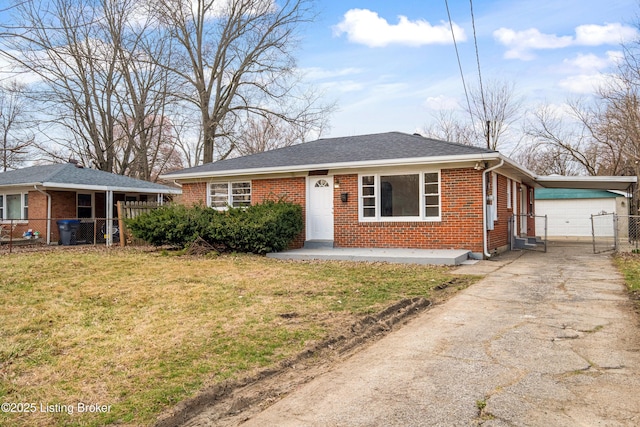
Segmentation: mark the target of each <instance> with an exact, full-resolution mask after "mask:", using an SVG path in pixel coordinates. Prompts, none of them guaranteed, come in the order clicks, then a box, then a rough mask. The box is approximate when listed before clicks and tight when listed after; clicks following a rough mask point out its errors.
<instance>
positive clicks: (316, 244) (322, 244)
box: [304, 240, 333, 249]
mask: <svg viewBox="0 0 640 427" xmlns="http://www.w3.org/2000/svg"><path fill="white" fill-rule="evenodd" d="M304 248H305V249H327V248H333V240H307V241H306V242H304Z"/></svg>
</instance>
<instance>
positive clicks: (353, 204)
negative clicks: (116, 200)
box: [163, 132, 538, 257]
mask: <svg viewBox="0 0 640 427" xmlns="http://www.w3.org/2000/svg"><path fill="white" fill-rule="evenodd" d="M163 178H164V179H167V180H173V181H175V182H176V183H178V184H180V185H181V186H182V203H184V204H197V203H204V204H206V205H208V206H210V207H212V208H215V209H225V208H226V207H227V206H228V205H231V206H246V205H248V204H252V203H260V202H262V201H264V200H265V199H279V198H283V197H284V198H285V199H286V200H289V201H291V202H294V203H298V204H300V205H301V206H302V209H303V213H304V218H305V230H304V232H303V233H302V235H301V236H300V237H299V239H297V241H295V242H294V244H293V248H300V247H302V246H303V245H305V244H310V243H314V242H324V243H328V244H329V245H331V246H335V247H342V248H415V249H465V250H469V251H471V252H472V253H473V255H474V256H476V257H489V256H490V254H491V253H493V252H496V251H501V250H505V249H507V248H508V242H509V236H508V234H509V231H508V230H509V226H508V223H509V219H510V218H511V217H512V216H513V215H514V214H532V213H533V212H534V209H535V207H534V203H535V200H534V192H533V189H534V187H535V186H537V185H538V184H537V183H536V177H535V176H534V175H533V174H532V173H531V172H529V171H528V170H526V169H525V168H523V167H521V166H519V165H518V164H516V163H515V162H513V161H512V160H510V159H508V158H506V157H505V156H503V155H502V154H500V153H499V152H497V151H493V150H488V149H484V148H478V147H471V146H466V145H461V144H456V143H451V142H445V141H438V140H434V139H429V138H424V137H422V136H418V135H409V134H404V133H399V132H390V133H381V134H374V135H362V136H351V137H343V138H330V139H320V140H317V141H312V142H307V143H303V144H299V145H294V146H291V147H286V148H281V149H277V150H272V151H267V152H263V153H258V154H254V155H249V156H244V157H238V158H232V159H226V160H222V161H218V162H214V163H208V164H205V165H202V166H198V167H194V168H189V169H184V170H181V171H177V172H172V173H169V174H166V175H163ZM485 201H486V202H485ZM523 218H524V217H523ZM517 227H518V230H520V231H524V232H526V233H527V234H529V235H535V231H536V230H535V229H534V228H535V224H534V221H533V220H525V219H523V220H522V221H520V220H518V222H517Z"/></svg>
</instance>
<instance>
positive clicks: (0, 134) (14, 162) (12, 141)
mask: <svg viewBox="0 0 640 427" xmlns="http://www.w3.org/2000/svg"><path fill="white" fill-rule="evenodd" d="M24 92H25V86H24V85H23V84H20V83H17V82H15V81H12V82H9V83H8V84H3V85H0V162H1V165H0V166H1V167H2V171H3V172H6V171H7V170H9V169H14V168H16V167H18V166H20V165H21V164H22V163H23V162H24V160H25V159H26V156H27V154H28V153H29V150H30V148H31V147H32V146H33V143H34V137H33V133H32V132H31V131H30V130H29V127H30V126H29V124H28V120H29V112H28V110H27V107H26V99H25V97H24Z"/></svg>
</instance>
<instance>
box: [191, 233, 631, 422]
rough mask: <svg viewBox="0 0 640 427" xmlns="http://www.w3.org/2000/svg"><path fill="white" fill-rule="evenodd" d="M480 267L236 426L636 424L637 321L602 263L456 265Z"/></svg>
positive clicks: (575, 254) (540, 258) (584, 248)
mask: <svg viewBox="0 0 640 427" xmlns="http://www.w3.org/2000/svg"><path fill="white" fill-rule="evenodd" d="M479 271H488V272H489V274H488V276H486V277H485V278H484V279H483V280H481V281H480V282H478V283H477V284H475V285H473V286H472V287H470V288H468V289H466V290H464V291H461V292H460V293H459V294H458V295H456V296H455V297H454V298H452V299H451V300H449V301H448V302H446V303H445V304H443V305H441V306H436V307H434V308H433V309H431V310H429V311H427V312H425V313H424V314H422V315H420V316H419V317H417V318H416V319H414V320H413V321H411V322H410V323H409V324H407V325H406V326H405V327H403V328H402V329H400V330H398V331H396V332H393V333H391V334H389V335H388V336H386V337H384V338H383V339H381V340H380V341H378V342H376V343H374V344H373V345H371V346H370V347H368V348H366V349H363V350H362V351H360V352H358V353H356V354H355V355H354V356H353V357H351V358H350V359H348V360H347V361H346V362H344V363H342V364H340V365H338V366H337V367H335V368H334V369H333V370H332V371H330V372H328V373H327V374H324V375H322V376H320V377H317V378H316V379H314V380H313V381H311V382H309V383H307V384H306V385H305V386H303V387H301V388H300V389H299V390H297V391H296V392H294V393H292V394H290V395H289V396H287V397H285V398H284V399H282V400H280V401H279V402H277V403H276V404H274V405H273V406H271V407H269V408H268V409H266V410H265V411H263V412H261V413H259V414H258V415H256V416H254V417H253V418H251V419H249V420H247V421H246V422H245V423H244V424H242V425H243V426H260V427H262V426H267V425H268V426H296V427H298V426H383V425H384V426H473V425H484V426H545V427H546V426H596V425H598V426H637V425H640V393H638V390H640V335H639V333H638V330H639V328H638V318H637V315H636V313H635V312H634V311H633V309H632V306H631V303H630V302H629V300H628V297H627V296H626V294H625V291H624V286H623V283H622V279H621V277H620V275H619V274H618V272H617V271H616V270H615V268H614V267H613V265H612V263H611V258H610V256H607V255H594V254H593V253H592V251H591V248H590V246H589V245H567V246H561V245H555V246H550V247H549V252H548V253H546V254H545V253H537V252H527V253H517V254H513V253H512V254H510V255H509V256H507V257H506V258H503V260H502V261H500V260H498V261H497V262H496V261H481V262H480V263H478V264H476V266H465V267H462V268H461V269H460V273H461V274H465V273H474V272H479ZM203 425H204V424H203Z"/></svg>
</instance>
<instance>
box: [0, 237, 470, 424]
mask: <svg viewBox="0 0 640 427" xmlns="http://www.w3.org/2000/svg"><path fill="white" fill-rule="evenodd" d="M0 272H1V273H0V292H1V293H0V403H3V406H2V411H0V425H7V426H8V425H12V426H34V425H38V426H63V425H64V426H70V425H78V426H80V425H82V426H101V425H105V424H110V423H118V424H123V425H136V426H137V425H151V424H153V422H154V421H155V419H156V418H157V416H158V415H159V414H160V413H162V411H164V410H166V409H168V408H170V407H171V406H173V405H175V404H176V403H177V402H179V401H181V400H183V399H185V398H187V397H189V396H192V395H193V394H194V393H195V392H197V391H198V390H200V389H201V388H202V387H204V386H205V385H210V384H213V383H215V382H218V381H222V380H224V379H227V378H232V377H235V376H238V375H240V374H242V373H246V372H248V371H250V370H254V369H256V368H260V367H265V366H268V365H272V364H274V363H276V362H278V361H280V360H282V359H284V358H287V357H290V356H292V355H294V354H297V353H299V352H300V351H302V350H303V349H304V348H305V347H307V346H309V345H312V344H313V343H315V342H318V341H319V340H322V339H325V338H327V337H328V336H331V335H333V334H337V333H339V332H340V330H342V329H343V328H345V326H346V325H350V324H351V323H353V322H355V321H356V320H357V319H358V318H360V317H362V316H364V315H365V314H370V313H374V312H378V311H380V310H382V309H384V308H385V307H387V306H389V305H390V304H392V303H394V302H396V301H398V300H401V299H403V298H409V297H415V296H423V297H426V298H429V294H430V292H431V289H432V288H433V287H434V286H437V285H439V284H441V283H444V282H448V281H449V280H451V279H452V275H451V274H450V270H449V269H448V268H442V267H440V268H438V267H428V266H410V265H392V264H380V263H378V264H366V263H347V262H286V261H277V260H272V259H267V258H263V257H258V256H248V255H238V256H235V255H224V256H219V257H213V258H207V257H176V256H167V255H166V254H164V255H163V254H162V253H160V252H155V251H154V252H145V251H142V250H119V249H114V250H105V249H90V250H86V249H85V250H76V249H71V250H55V251H49V252H46V253H23V254H13V255H4V256H0ZM467 280H469V282H470V281H472V280H474V279H473V278H468V279H467ZM7 404H8V405H7ZM89 405H94V406H89Z"/></svg>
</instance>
